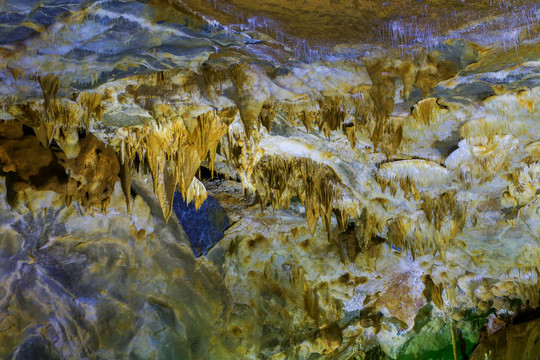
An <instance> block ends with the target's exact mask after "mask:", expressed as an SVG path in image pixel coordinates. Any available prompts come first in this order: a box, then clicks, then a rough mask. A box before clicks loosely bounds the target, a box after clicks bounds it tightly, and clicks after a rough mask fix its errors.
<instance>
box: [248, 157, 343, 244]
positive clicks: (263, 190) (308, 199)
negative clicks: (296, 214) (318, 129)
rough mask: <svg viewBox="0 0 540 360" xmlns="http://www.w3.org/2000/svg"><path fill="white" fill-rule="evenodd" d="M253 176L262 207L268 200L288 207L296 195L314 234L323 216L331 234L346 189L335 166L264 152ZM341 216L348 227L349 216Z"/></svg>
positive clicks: (275, 207) (327, 229)
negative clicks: (332, 221)
mask: <svg viewBox="0 0 540 360" xmlns="http://www.w3.org/2000/svg"><path fill="white" fill-rule="evenodd" d="M252 177H253V182H254V184H255V188H256V190H257V192H258V194H259V196H260V202H261V208H262V209H264V208H265V207H266V206H267V204H268V202H270V203H271V204H272V207H273V208H274V209H287V208H289V205H290V200H291V198H292V197H295V196H296V197H298V198H299V199H300V200H301V201H302V202H303V204H304V207H305V210H306V220H307V223H308V227H309V230H310V232H311V234H314V233H315V229H316V227H317V223H318V221H319V218H321V219H322V222H323V224H324V226H325V228H326V231H327V233H328V234H329V235H330V233H331V216H332V210H333V209H334V207H335V205H334V204H335V203H336V201H337V200H338V199H339V197H340V196H341V193H342V191H343V185H342V183H341V180H340V179H339V177H338V175H337V174H336V173H335V171H334V170H333V169H332V168H331V167H329V166H327V165H324V164H320V163H317V162H314V161H313V160H311V159H308V158H289V157H283V156H279V155H275V156H263V158H262V159H261V160H260V161H259V162H258V163H257V165H256V166H255V168H254V170H253V175H252ZM339 219H341V221H340V222H341V223H342V224H341V225H340V226H341V227H346V225H345V224H344V223H345V222H348V217H347V216H346V215H344V214H340V217H339Z"/></svg>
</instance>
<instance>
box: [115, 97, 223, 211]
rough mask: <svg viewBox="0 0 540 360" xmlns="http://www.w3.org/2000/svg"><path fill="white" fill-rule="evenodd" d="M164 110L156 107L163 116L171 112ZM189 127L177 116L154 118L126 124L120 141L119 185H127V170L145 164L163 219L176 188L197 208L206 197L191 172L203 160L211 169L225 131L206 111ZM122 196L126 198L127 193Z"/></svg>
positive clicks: (195, 171)
mask: <svg viewBox="0 0 540 360" xmlns="http://www.w3.org/2000/svg"><path fill="white" fill-rule="evenodd" d="M167 110H170V109H167V107H166V106H165V105H163V104H162V106H161V108H160V110H159V111H160V114H164V115H163V116H164V117H166V115H167V114H174V112H168V111H167ZM156 113H157V109H156ZM191 130H192V131H191V132H190V131H188V129H187V128H186V126H185V125H184V122H183V121H181V120H178V119H176V121H175V120H174V119H170V120H161V121H155V122H154V123H152V124H150V125H146V126H142V127H130V128H127V135H126V138H125V139H124V140H123V141H122V144H121V145H120V159H121V162H122V164H123V166H125V169H126V174H125V175H124V176H123V179H122V181H123V182H125V183H126V184H125V185H123V188H124V189H129V188H130V186H129V183H130V175H129V173H128V172H129V170H130V169H131V168H133V167H135V168H137V169H138V170H139V169H140V166H141V165H142V166H143V170H146V169H145V168H146V167H147V170H148V171H149V172H150V173H151V175H152V179H153V183H154V192H155V194H156V195H157V197H158V199H159V203H160V205H161V208H162V211H163V215H164V217H165V219H168V218H169V217H170V215H171V212H172V201H173V197H174V192H175V190H176V189H177V188H178V189H179V191H180V193H181V194H182V196H183V198H184V199H185V200H186V201H188V202H190V201H191V200H192V199H193V200H195V205H196V207H197V208H199V207H200V206H201V204H202V202H203V201H204V200H205V199H206V191H205V190H204V186H203V185H202V184H201V183H200V182H199V181H198V180H197V179H196V178H195V175H196V173H197V171H198V170H199V168H200V167H201V164H202V162H203V161H205V160H207V161H208V164H209V165H208V166H209V168H210V171H212V172H213V171H214V162H215V158H216V149H217V146H218V144H219V141H220V139H221V137H222V136H223V135H225V133H226V132H227V124H226V123H224V122H223V121H222V120H221V118H220V117H219V116H218V115H217V114H216V113H215V112H212V111H210V112H207V113H204V114H201V115H199V116H198V117H197V119H196V124H195V126H194V127H193V128H192V129H191ZM136 160H137V162H135V161H136ZM126 196H127V198H129V193H128V194H126ZM128 201H129V200H128Z"/></svg>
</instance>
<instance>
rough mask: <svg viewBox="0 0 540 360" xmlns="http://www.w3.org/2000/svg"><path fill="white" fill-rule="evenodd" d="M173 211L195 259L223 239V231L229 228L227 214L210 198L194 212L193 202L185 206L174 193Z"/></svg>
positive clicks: (180, 197) (179, 196)
mask: <svg viewBox="0 0 540 360" xmlns="http://www.w3.org/2000/svg"><path fill="white" fill-rule="evenodd" d="M173 209H174V212H175V213H176V216H177V217H178V221H179V222H180V225H182V228H183V229H184V231H185V233H186V234H187V236H188V238H189V242H190V243H191V248H192V249H193V253H194V254H195V256H196V257H199V256H201V255H206V253H208V250H210V248H211V247H212V246H214V245H215V244H216V243H217V242H218V241H219V240H221V239H222V238H223V236H224V235H225V234H224V231H225V229H227V228H228V227H229V217H228V216H227V213H226V212H225V210H224V209H223V208H222V207H221V205H220V204H219V202H218V201H217V200H216V199H214V198H213V197H211V196H208V197H207V198H206V201H205V202H204V203H203V204H202V206H201V208H200V209H199V210H196V209H195V204H194V203H193V202H191V203H190V204H186V202H185V201H184V199H183V198H182V195H180V194H179V193H175V194H174V201H173Z"/></svg>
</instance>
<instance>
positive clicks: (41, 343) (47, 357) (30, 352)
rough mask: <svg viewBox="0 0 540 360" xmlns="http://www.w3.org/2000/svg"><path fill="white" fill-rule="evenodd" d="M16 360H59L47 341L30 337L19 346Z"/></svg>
mask: <svg viewBox="0 0 540 360" xmlns="http://www.w3.org/2000/svg"><path fill="white" fill-rule="evenodd" d="M16 360H60V356H59V355H58V352H56V350H55V349H54V347H53V346H52V344H51V343H50V342H49V341H47V340H45V339H44V338H43V337H42V336H32V337H30V338H28V339H27V340H26V341H25V342H24V343H23V344H22V345H21V347H20V348H19V350H18V352H17V357H16Z"/></svg>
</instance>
